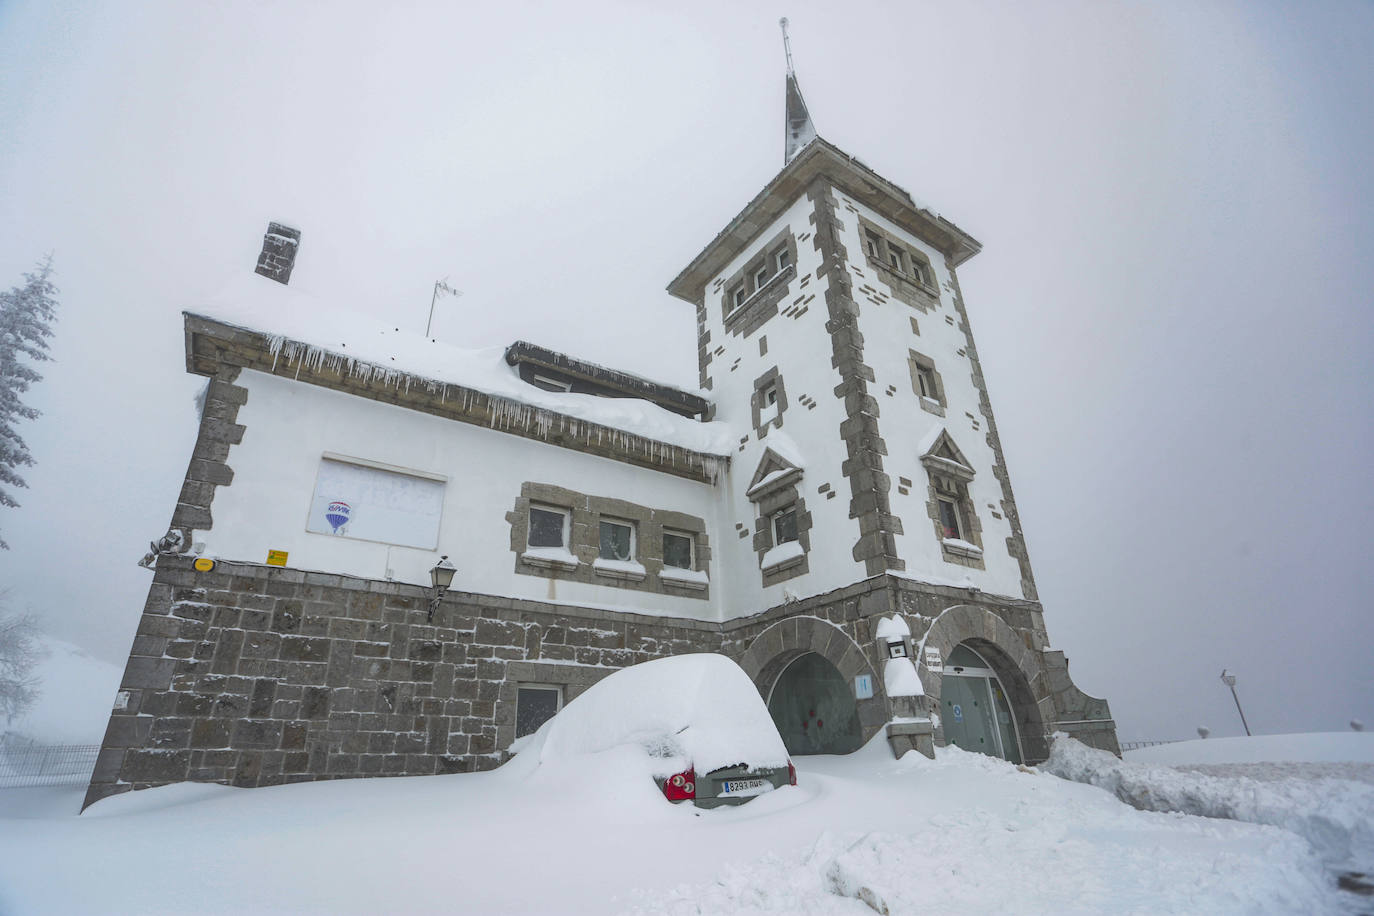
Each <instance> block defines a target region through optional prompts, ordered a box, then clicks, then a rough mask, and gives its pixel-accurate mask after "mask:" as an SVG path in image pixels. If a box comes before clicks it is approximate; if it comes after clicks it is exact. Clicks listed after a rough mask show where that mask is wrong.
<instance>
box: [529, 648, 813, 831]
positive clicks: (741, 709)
mask: <svg viewBox="0 0 1374 916" xmlns="http://www.w3.org/2000/svg"><path fill="white" fill-rule="evenodd" d="M625 745H632V746H635V747H638V748H639V749H640V750H642V751H643V752H644V759H645V761H646V766H645V772H646V775H647V776H648V777H649V778H652V779H653V780H654V782H655V784H656V785H657V786H658V787H659V789H660V790H661V791H662V792H663V795H664V796H665V797H666V798H667V799H668V800H669V801H674V802H678V801H690V802H693V803H694V804H696V805H697V806H698V807H701V808H714V807H717V806H719V805H738V804H743V803H744V802H746V801H748V800H750V799H751V798H756V797H758V796H759V795H763V794H765V793H768V792H771V791H773V790H774V789H777V788H781V787H782V786H786V785H796V784H797V776H796V770H795V769H794V768H793V766H792V762H791V760H789V759H788V757H787V748H786V747H785V746H784V745H783V743H782V739H781V738H780V737H779V736H778V730H777V727H776V726H775V725H774V724H773V719H772V717H771V716H769V714H768V709H767V707H766V706H764V704H763V700H762V699H760V697H759V693H758V689H757V688H756V687H755V686H754V684H753V682H752V681H750V680H749V676H748V675H747V674H745V673H744V671H743V670H742V669H741V668H740V667H739V665H737V664H735V663H734V662H733V661H731V660H730V659H728V658H726V657H725V656H723V655H712V654H697V655H678V656H674V657H672V658H661V659H656V660H654V661H650V662H644V663H643V664H639V665H634V666H632V667H629V668H622V669H621V670H619V671H616V672H614V673H612V674H609V675H607V676H606V677H605V678H603V679H602V680H600V681H599V682H597V683H596V684H593V685H592V686H591V687H589V688H587V690H586V691H584V692H583V693H582V694H581V695H580V696H578V697H577V698H576V699H574V700H572V701H571V702H569V703H568V704H567V705H566V706H565V707H563V709H562V710H560V711H559V713H558V714H557V715H556V716H554V717H553V718H552V719H550V720H549V721H548V722H545V723H544V725H543V726H542V727H540V729H539V731H538V732H536V733H535V734H534V735H532V736H530V738H529V739H522V741H521V742H517V744H516V745H515V746H513V747H512V750H515V751H517V752H518V756H520V757H527V758H528V757H530V756H533V757H535V758H536V759H537V761H538V762H539V763H541V764H542V763H547V762H551V761H557V760H562V759H566V758H568V757H574V756H580V755H585V754H595V753H600V752H603V751H608V750H611V749H612V748H618V747H622V746H625ZM531 762H533V761H530V760H528V759H527V760H526V763H527V764H528V763H531Z"/></svg>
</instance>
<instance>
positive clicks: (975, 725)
mask: <svg viewBox="0 0 1374 916" xmlns="http://www.w3.org/2000/svg"><path fill="white" fill-rule="evenodd" d="M944 669H945V670H944V678H943V679H942V681H941V684H940V719H941V724H942V726H943V728H944V733H945V743H946V744H953V745H955V746H956V747H960V748H962V749H964V750H966V751H976V752H978V753H980V754H987V755H988V756H990V757H1001V758H1003V759H1004V760H1010V761H1011V762H1012V763H1020V762H1021V761H1022V755H1021V742H1020V739H1019V736H1018V735H1017V732H1016V721H1015V719H1014V718H1013V717H1012V714H1011V704H1010V703H1009V702H1008V700H1007V693H1006V690H1004V689H1003V687H1002V682H1001V681H1000V680H999V679H998V677H997V673H996V672H995V671H993V669H992V666H991V665H989V664H988V663H987V661H986V660H985V659H984V658H983V657H982V656H981V655H979V654H978V653H977V652H975V651H973V649H971V648H969V647H968V646H967V645H959V646H955V647H954V651H953V652H951V653H950V654H949V658H947V659H945V664H944Z"/></svg>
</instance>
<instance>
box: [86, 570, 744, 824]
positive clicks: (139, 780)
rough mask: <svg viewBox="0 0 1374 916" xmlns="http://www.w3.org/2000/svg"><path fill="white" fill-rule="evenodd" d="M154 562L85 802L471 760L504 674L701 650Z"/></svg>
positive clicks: (360, 586)
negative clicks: (168, 787)
mask: <svg viewBox="0 0 1374 916" xmlns="http://www.w3.org/2000/svg"><path fill="white" fill-rule="evenodd" d="M427 611H428V593H427V590H425V589H423V588H421V587H419V586H413V585H405V584H401V583H395V582H383V581H376V580H369V579H357V578H350V577H346V576H337V575H327V574H323V573H307V572H303V571H301V570H294V569H284V568H283V569H279V568H273V567H266V566H259V565H256V564H240V563H227V562H221V563H219V564H218V565H216V567H215V568H214V570H212V571H209V572H198V571H196V570H195V569H194V568H193V566H192V561H191V560H190V559H189V558H182V557H177V556H171V555H164V556H162V557H160V558H159V559H158V565H157V569H156V572H155V576H154V581H153V585H152V587H151V589H150V590H149V595H148V600H147V603H146V605H145V607H144V610H143V615H142V617H141V619H140V621H139V626H138V631H137V635H136V636H135V637H134V643H133V647H132V649H131V651H130V655H129V661H128V664H127V666H126V668H125V671H124V677H123V680H122V682H121V684H120V691H119V695H118V698H117V699H116V702H115V709H114V710H113V712H112V714H111V718H110V724H109V726H108V728H107V730H106V733H105V740H104V742H103V745H102V748H101V751H100V756H99V758H98V760H97V763H96V768H95V772H94V774H93V776H92V778H91V785H90V789H89V791H88V792H87V795H86V802H85V804H86V805H89V804H91V803H92V802H95V801H98V800H99V799H101V798H104V797H107V796H109V795H113V794H117V793H119V792H125V791H129V790H131V789H139V788H148V787H151V786H157V785H165V784H167V783H171V782H182V781H187V780H191V781H198V782H217V783H223V784H226V785H235V786H264V785H276V784H281V783H289V782H303V781H308V780H316V779H335V778H347V777H357V776H415V775H428V774H433V773H450V772H463V771H470V770H480V769H489V768H491V767H494V766H496V765H497V764H499V763H500V762H501V761H502V760H503V759H504V753H503V751H504V748H506V747H508V746H509V745H510V743H511V741H513V740H514V738H515V692H516V689H517V687H518V684H519V683H521V682H537V683H543V684H548V683H554V684H561V685H564V690H565V700H567V699H571V698H572V697H574V696H576V695H577V694H578V693H579V692H581V691H582V690H584V689H585V688H586V687H587V686H590V684H592V683H595V681H597V680H599V679H600V678H601V677H602V676H604V675H605V674H608V673H610V672H611V671H613V670H615V669H617V668H621V667H624V666H627V665H632V664H638V663H639V662H644V661H648V660H650V659H654V658H660V657H663V656H668V655H680V654H683V653H687V652H703V651H707V652H709V651H718V650H719V647H720V636H719V630H718V628H717V627H716V626H715V625H713V624H705V623H700V622H697V621H691V620H678V619H675V618H662V617H649V616H641V615H635V614H620V613H610V612H605V611H596V610H590V609H582V608H567V607H561V606H554V605H545V604H541V603H538V602H530V601H520V600H514V599H508V598H496V597H491V596H482V595H470V594H463V593H455V592H450V593H449V594H448V595H447V596H445V599H444V601H443V602H442V604H441V606H440V607H439V609H438V611H437V612H436V613H435V615H434V620H433V621H432V622H431V621H429V620H427Z"/></svg>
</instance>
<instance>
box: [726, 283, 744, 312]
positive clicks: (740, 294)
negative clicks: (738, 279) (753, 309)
mask: <svg viewBox="0 0 1374 916" xmlns="http://www.w3.org/2000/svg"><path fill="white" fill-rule="evenodd" d="M748 298H749V296H748V294H747V293H746V292H745V286H744V284H743V283H737V284H735V286H734V288H733V289H731V290H730V295H729V297H728V299H727V303H728V304H727V309H728V310H729V311H733V310H735V309H737V308H739V307H740V306H741V305H744V300H745V299H748Z"/></svg>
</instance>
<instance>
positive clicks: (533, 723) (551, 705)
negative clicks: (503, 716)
mask: <svg viewBox="0 0 1374 916" xmlns="http://www.w3.org/2000/svg"><path fill="white" fill-rule="evenodd" d="M562 708H563V688H562V687H553V686H545V685H543V684H521V685H520V686H519V688H517V690H516V694H515V737H517V738H523V737H525V736H526V735H532V734H534V733H535V732H537V731H539V726H541V725H543V724H544V723H545V722H547V721H549V720H550V719H552V718H553V717H554V716H555V715H556V714H557V713H558V710H560V709H562Z"/></svg>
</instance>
